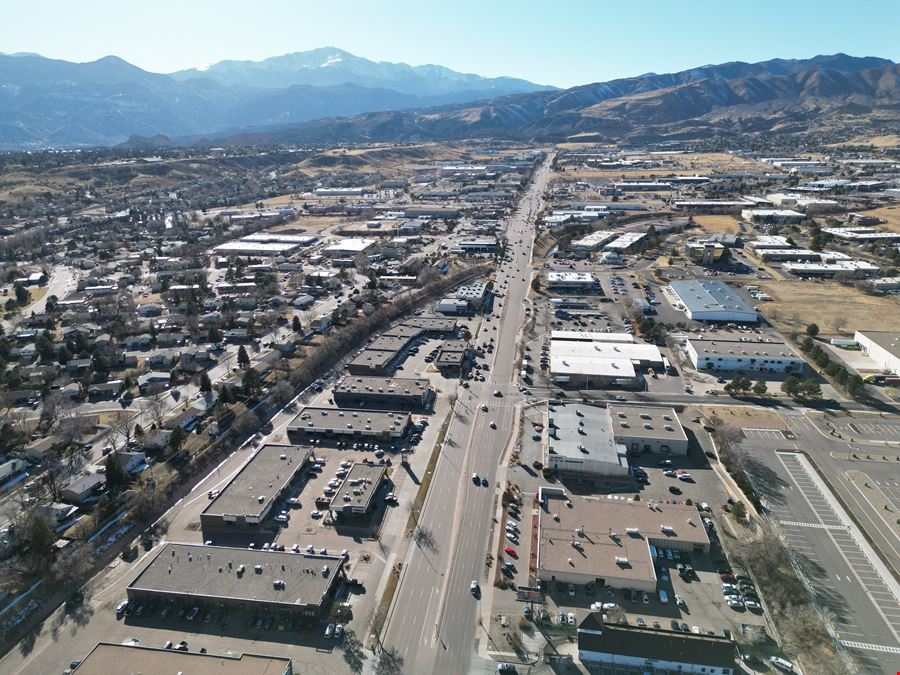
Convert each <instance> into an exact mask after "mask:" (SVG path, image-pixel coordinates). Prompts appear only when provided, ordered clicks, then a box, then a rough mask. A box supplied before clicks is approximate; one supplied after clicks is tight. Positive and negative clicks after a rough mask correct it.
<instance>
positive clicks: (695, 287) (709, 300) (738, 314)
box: [669, 279, 759, 323]
mask: <svg viewBox="0 0 900 675" xmlns="http://www.w3.org/2000/svg"><path fill="white" fill-rule="evenodd" d="M669 287H670V288H671V289H672V292H673V293H674V294H675V297H676V298H677V302H676V303H675V308H676V309H682V310H683V311H684V313H685V314H687V317H688V318H689V319H693V320H694V321H729V322H736V323H756V322H757V321H758V320H759V315H758V314H757V313H756V310H755V309H753V307H751V306H750V305H749V304H748V303H747V302H746V301H745V300H744V299H743V298H741V296H740V295H739V294H738V292H737V291H736V290H734V289H733V288H731V287H730V286H728V285H727V284H724V283H722V282H721V281H712V280H710V279H692V280H689V281H673V282H672V283H671V284H670V286H669Z"/></svg>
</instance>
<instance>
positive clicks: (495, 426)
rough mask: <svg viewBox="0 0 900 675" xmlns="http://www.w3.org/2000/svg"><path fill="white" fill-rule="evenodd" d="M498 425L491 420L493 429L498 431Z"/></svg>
mask: <svg viewBox="0 0 900 675" xmlns="http://www.w3.org/2000/svg"><path fill="white" fill-rule="evenodd" d="M496 428H497V423H496V422H495V421H494V420H491V429H496Z"/></svg>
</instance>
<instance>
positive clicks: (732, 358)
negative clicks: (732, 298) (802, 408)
mask: <svg viewBox="0 0 900 675" xmlns="http://www.w3.org/2000/svg"><path fill="white" fill-rule="evenodd" d="M685 351H686V352H687V355H688V358H689V359H690V360H691V363H692V364H693V365H694V367H695V368H696V369H697V370H711V371H714V372H724V373H728V372H738V371H747V372H761V373H792V374H797V373H802V372H803V359H801V358H800V357H799V356H797V355H796V354H795V353H794V352H793V351H791V348H790V347H788V346H787V344H785V343H784V342H741V341H739V340H708V339H702V340H700V339H689V340H688V341H687V343H686V345H685Z"/></svg>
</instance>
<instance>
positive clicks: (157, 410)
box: [144, 393, 166, 428]
mask: <svg viewBox="0 0 900 675" xmlns="http://www.w3.org/2000/svg"><path fill="white" fill-rule="evenodd" d="M163 396H164V394H162V393H160V394H157V395H156V396H154V397H152V398H150V399H148V400H147V403H146V405H145V406H144V411H145V412H146V413H147V414H148V415H150V419H151V420H152V421H153V423H154V424H155V425H156V426H157V427H159V428H161V427H162V425H163V420H164V419H165V416H166V401H165V399H164V398H163Z"/></svg>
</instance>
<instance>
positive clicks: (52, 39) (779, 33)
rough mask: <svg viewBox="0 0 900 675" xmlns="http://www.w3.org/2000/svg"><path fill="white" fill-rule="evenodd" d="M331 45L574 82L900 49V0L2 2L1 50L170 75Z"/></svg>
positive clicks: (893, 55) (889, 54)
mask: <svg viewBox="0 0 900 675" xmlns="http://www.w3.org/2000/svg"><path fill="white" fill-rule="evenodd" d="M325 46H333V47H340V48H341V49H346V50H347V51H349V52H352V53H354V54H357V55H358V56H364V57H366V58H370V59H373V60H383V61H401V62H404V63H409V64H412V65H419V64H423V63H437V64H440V65H443V66H447V67H449V68H453V69H454V70H460V71H464V72H473V73H478V74H480V75H488V76H497V75H511V76H515V77H523V78H526V79H529V80H532V81H534V82H539V83H542V84H553V85H557V86H571V85H575V84H584V83H588V82H597V81H603V80H608V79H613V78H616V77H626V76H630V75H639V74H641V73H646V72H650V71H654V72H658V73H663V72H674V71H678V70H684V69H687V68H691V67H694V66H700V65H705V64H708V63H722V62H725V61H737V60H740V61H762V60H765V59H769V58H774V57H782V58H805V57H810V56H814V55H816V54H831V53H835V52H845V53H848V54H852V55H854V56H881V57H885V58H889V59H892V60H894V61H898V60H900V0H863V1H862V2H853V3H848V2H846V0H842V1H841V2H837V1H836V0H817V1H808V0H777V1H775V0H680V1H667V2H662V1H660V2H646V1H641V0H629V1H627V2H625V1H621V0H618V1H614V2H610V1H609V0H593V1H580V0H572V1H567V0H549V1H548V0H542V1H534V0H516V1H512V0H507V1H505V2H500V1H493V2H492V1H491V0H452V1H449V2H448V1H446V0H443V1H442V0H389V1H384V0H382V1H379V0H369V1H367V2H366V1H359V2H356V1H346V0H328V1H327V2H325V1H319V2H310V1H309V0H256V1H255V2H248V1H247V0H215V1H211V0H57V1H56V2H49V1H47V0H5V1H4V2H3V5H2V25H0V51H3V52H6V53H12V52H35V53H38V54H42V55H44V56H49V57H53V58H61V59H67V60H72V61H90V60H93V59H96V58H99V57H101V56H105V55H108V54H115V55H116V56H120V57H122V58H123V59H125V60H126V61H129V62H131V63H133V64H135V65H137V66H140V67H141V68H144V69H146V70H151V71H154V72H171V71H173V70H179V69H182V68H189V67H193V66H202V65H205V64H209V63H213V62H215V61H219V60H222V59H253V60H258V59H263V58H265V57H267V56H276V55H279V54H284V53H287V52H293V51H304V50H307V49H312V48H315V47H325Z"/></svg>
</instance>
